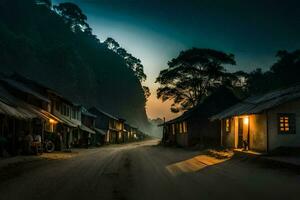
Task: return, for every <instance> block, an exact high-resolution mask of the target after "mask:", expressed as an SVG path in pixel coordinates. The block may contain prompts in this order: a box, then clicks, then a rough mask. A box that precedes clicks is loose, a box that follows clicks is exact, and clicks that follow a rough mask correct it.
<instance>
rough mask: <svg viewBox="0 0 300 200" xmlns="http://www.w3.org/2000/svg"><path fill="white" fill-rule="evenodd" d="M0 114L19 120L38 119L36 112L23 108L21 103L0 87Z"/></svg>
mask: <svg viewBox="0 0 300 200" xmlns="http://www.w3.org/2000/svg"><path fill="white" fill-rule="evenodd" d="M0 113H2V114H4V115H8V116H12V117H15V118H19V119H33V118H36V117H38V116H37V115H36V114H35V113H34V112H32V111H31V110H29V109H28V108H26V107H24V106H22V103H21V101H20V100H18V99H17V98H15V97H14V96H12V95H11V94H10V93H9V92H8V91H7V90H6V89H4V88H3V87H2V86H0Z"/></svg>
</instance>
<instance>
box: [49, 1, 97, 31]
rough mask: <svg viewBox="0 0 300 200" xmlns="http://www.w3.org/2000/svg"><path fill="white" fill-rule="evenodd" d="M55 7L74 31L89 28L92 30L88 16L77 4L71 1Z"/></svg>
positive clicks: (88, 29)
mask: <svg viewBox="0 0 300 200" xmlns="http://www.w3.org/2000/svg"><path fill="white" fill-rule="evenodd" d="M53 9H54V10H55V11H56V12H57V13H58V14H59V15H61V16H62V17H63V18H64V20H65V22H66V23H67V24H69V26H70V27H71V29H72V30H73V32H75V30H81V31H85V30H87V31H88V32H91V28H90V27H89V25H88V23H87V22H86V20H87V16H86V15H85V14H83V12H82V10H81V9H80V8H79V7H78V6H77V5H76V4H74V3H70V2H67V3H60V4H59V5H58V6H56V5H55V6H53Z"/></svg>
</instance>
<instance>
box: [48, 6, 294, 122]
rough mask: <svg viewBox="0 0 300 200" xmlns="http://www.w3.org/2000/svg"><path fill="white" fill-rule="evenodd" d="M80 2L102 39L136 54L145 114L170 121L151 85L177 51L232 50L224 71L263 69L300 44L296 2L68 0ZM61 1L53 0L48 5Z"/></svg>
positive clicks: (164, 104)
mask: <svg viewBox="0 0 300 200" xmlns="http://www.w3.org/2000/svg"><path fill="white" fill-rule="evenodd" d="M67 1H71V2H74V3H76V4H78V5H79V6H80V8H81V9H82V10H83V12H84V13H85V14H86V15H87V17H88V23H89V24H90V26H91V27H92V29H93V33H94V34H95V35H97V36H98V38H99V39H100V40H101V41H104V40H105V39H106V38H107V37H112V38H114V39H115V40H116V41H117V42H118V43H119V44H120V45H121V46H122V47H124V48H125V49H126V50H127V51H128V52H129V53H131V54H133V55H134V56H135V57H137V58H139V59H140V60H141V61H142V64H143V65H144V71H145V73H146V74H147V81H146V82H145V85H147V86H148V87H149V88H150V89H151V93H152V95H151V96H150V98H149V100H148V102H147V114H148V117H149V118H157V117H160V118H163V117H165V118H166V119H171V118H174V117H176V116H177V115H176V114H173V113H171V112H170V105H171V102H166V103H162V102H161V100H158V99H156V92H155V91H156V89H157V87H158V86H159V85H158V84H156V83H154V82H155V79H156V77H157V76H158V75H159V72H160V71H161V70H162V69H165V68H167V67H168V65H167V62H168V61H170V60H171V59H172V58H175V57H176V56H178V54H179V53H180V51H183V50H186V49H189V48H192V47H198V48H213V49H216V50H221V51H224V52H226V53H233V54H234V55H235V59H236V61H237V65H236V66H232V67H230V68H228V70H229V71H237V70H244V71H247V72H249V71H251V70H253V69H255V68H262V69H264V70H267V69H269V67H270V66H271V65H272V63H274V62H275V61H276V58H275V55H276V52H277V51H278V50H282V49H286V50H295V49H297V48H299V47H300V37H299V35H300V12H299V8H300V1H298V0H67ZM59 2H65V1H64V0H54V1H53V3H54V4H57V3H59Z"/></svg>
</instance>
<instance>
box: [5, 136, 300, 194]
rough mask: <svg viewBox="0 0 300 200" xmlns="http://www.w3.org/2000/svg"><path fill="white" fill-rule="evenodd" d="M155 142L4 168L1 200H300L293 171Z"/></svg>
mask: <svg viewBox="0 0 300 200" xmlns="http://www.w3.org/2000/svg"><path fill="white" fill-rule="evenodd" d="M157 143H158V141H157V140H150V141H144V142H139V143H132V144H126V145H114V146H107V147H103V148H97V149H90V150H86V151H82V152H79V153H77V154H76V153H73V154H72V155H71V156H67V155H65V154H63V155H61V154H59V155H55V154H53V155H45V157H46V158H45V159H41V160H39V161H35V162H27V163H24V164H19V165H17V166H12V167H9V168H2V169H1V172H0V199H1V200H2V199H3V200H20V199H21V200H27V199H28V200H40V199H44V200H48V199H49V200H50V199H51V200H52V199H53V200H54V199H62V200H69V199H70V200H71V199H72V200H76V199H99V200H106V199H116V200H127V199H128V200H129V199H132V200H141V199H143V200H159V199H164V200H165V199H174V200H177V199H178V200H179V199H182V200H187V199H197V200H199V199H204V200H206V199H208V200H209V199H242V200H243V199H251V200H253V199H257V200H258V199H272V200H274V199H280V200H282V199H289V200H290V199H291V200H293V199H295V200H296V199H297V200H298V199H299V196H300V175H299V174H297V173H295V172H291V171H288V170H286V169H282V168H278V167H272V166H266V165H263V164H260V163H257V162H256V161H255V159H251V158H222V159H217V158H215V157H212V156H211V155H206V154H203V153H202V152H199V151H187V150H183V149H176V148H164V147H159V146H157V145H156V144H157ZM47 156H48V157H47Z"/></svg>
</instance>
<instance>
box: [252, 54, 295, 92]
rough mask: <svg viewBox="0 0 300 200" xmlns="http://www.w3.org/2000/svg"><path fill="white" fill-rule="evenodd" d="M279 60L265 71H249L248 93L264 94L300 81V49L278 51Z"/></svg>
mask: <svg viewBox="0 0 300 200" xmlns="http://www.w3.org/2000/svg"><path fill="white" fill-rule="evenodd" d="M276 57H277V58H278V60H277V61H276V62H275V63H274V64H273V65H272V66H271V68H270V70H267V71H265V72H263V71H262V70H261V69H256V70H254V71H252V72H250V73H249V77H248V86H247V89H248V94H249V95H254V94H262V93H265V92H268V91H270V90H274V89H279V88H282V87H288V86H291V85H293V84H296V83H300V78H299V74H300V50H295V51H293V52H288V51H285V50H281V51H278V52H277V54H276Z"/></svg>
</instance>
